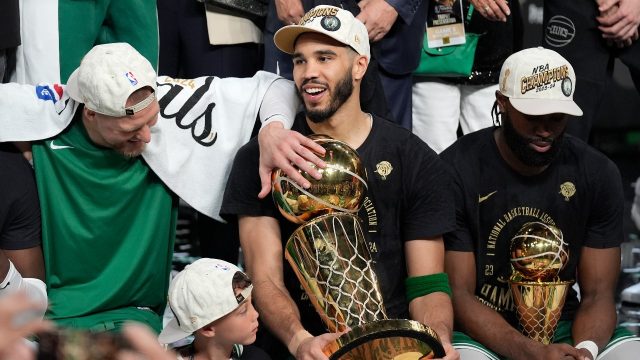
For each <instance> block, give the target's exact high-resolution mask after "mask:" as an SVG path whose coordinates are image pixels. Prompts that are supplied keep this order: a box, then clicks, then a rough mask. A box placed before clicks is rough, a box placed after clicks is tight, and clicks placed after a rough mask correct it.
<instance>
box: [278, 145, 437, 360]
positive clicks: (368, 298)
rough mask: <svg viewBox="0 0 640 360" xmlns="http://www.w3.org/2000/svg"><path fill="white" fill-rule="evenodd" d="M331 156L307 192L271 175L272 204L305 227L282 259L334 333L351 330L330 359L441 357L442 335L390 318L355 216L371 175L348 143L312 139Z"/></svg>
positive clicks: (331, 350)
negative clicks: (320, 174) (367, 178)
mask: <svg viewBox="0 0 640 360" xmlns="http://www.w3.org/2000/svg"><path fill="white" fill-rule="evenodd" d="M311 138H312V139H314V141H316V142H317V143H318V144H320V145H321V146H323V147H324V148H325V150H326V153H325V156H324V158H323V160H324V161H325V163H327V167H326V168H325V169H319V171H320V172H321V173H322V179H321V180H315V179H313V178H312V177H311V176H309V175H308V174H306V173H304V174H303V176H305V177H306V178H307V180H309V182H310V183H311V184H312V185H311V188H310V189H308V190H305V189H303V188H302V187H300V186H299V185H298V184H296V183H294V182H293V181H291V180H290V179H289V178H288V177H287V176H286V175H285V174H284V173H283V172H281V171H280V170H277V171H275V172H274V174H273V177H272V180H273V189H272V190H273V191H272V194H273V198H274V200H275V202H276V204H277V205H278V208H279V209H280V212H281V213H282V214H283V215H284V216H285V217H286V218H287V219H289V220H291V221H293V222H295V223H298V224H300V223H303V222H306V223H304V224H303V225H302V226H300V227H299V228H298V229H297V230H296V231H295V232H294V233H293V234H292V235H291V237H290V238H289V240H288V241H287V244H286V245H285V258H286V259H287V260H288V261H289V264H291V267H292V268H293V270H294V272H295V273H296V275H297V277H298V280H300V282H301V284H302V286H303V287H304V289H305V291H306V293H307V294H308V295H309V299H310V300H311V302H312V304H313V306H314V308H315V309H316V311H317V312H318V314H319V315H320V317H321V319H322V321H323V322H324V323H325V325H326V326H327V328H328V329H329V331H330V332H338V331H344V330H346V329H348V328H350V329H351V331H349V332H347V333H345V334H344V335H342V336H340V338H338V339H337V340H336V341H335V342H334V343H332V344H329V346H327V347H326V348H325V349H324V351H325V354H326V355H327V356H328V357H329V359H331V360H337V359H344V360H346V359H353V360H365V359H367V360H368V359H376V360H392V359H394V360H404V359H406V360H414V359H415V360H417V359H430V358H434V357H442V356H444V354H445V353H444V349H443V347H442V344H441V343H440V341H439V339H438V335H437V334H436V333H435V332H434V331H433V330H432V329H431V328H429V327H427V326H425V325H423V324H421V323H420V322H417V321H413V320H404V319H394V320H390V319H387V315H386V312H385V308H384V304H383V301H382V293H381V292H380V287H379V285H378V280H377V277H376V274H375V272H374V269H373V264H372V261H371V255H370V253H369V249H368V248H367V246H366V241H365V237H364V233H363V231H362V226H361V220H360V219H359V218H358V217H357V212H358V210H359V209H360V207H361V205H362V202H363V201H364V198H365V195H366V191H367V182H366V171H365V169H364V166H363V165H362V163H361V162H360V158H359V157H358V154H357V153H356V152H355V151H354V150H353V149H351V148H350V147H349V146H348V145H347V144H345V143H343V142H341V141H338V140H335V139H332V138H330V137H327V136H317V135H316V136H311Z"/></svg>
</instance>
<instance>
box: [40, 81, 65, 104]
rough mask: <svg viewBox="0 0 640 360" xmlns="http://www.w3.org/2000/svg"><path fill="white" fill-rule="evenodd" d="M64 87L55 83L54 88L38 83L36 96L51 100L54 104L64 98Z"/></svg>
mask: <svg viewBox="0 0 640 360" xmlns="http://www.w3.org/2000/svg"><path fill="white" fill-rule="evenodd" d="M62 92H63V91H62V87H61V86H60V85H58V84H53V89H52V88H51V87H49V86H48V85H37V86H36V96H37V97H38V99H40V100H44V101H51V102H53V103H54V104H55V103H57V102H58V100H60V99H61V98H62Z"/></svg>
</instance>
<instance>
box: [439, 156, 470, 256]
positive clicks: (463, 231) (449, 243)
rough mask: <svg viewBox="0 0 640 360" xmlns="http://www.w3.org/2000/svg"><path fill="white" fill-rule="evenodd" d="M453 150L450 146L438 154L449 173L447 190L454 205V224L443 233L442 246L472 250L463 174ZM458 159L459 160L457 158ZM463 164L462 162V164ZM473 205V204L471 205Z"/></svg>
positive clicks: (451, 249) (453, 249)
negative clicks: (449, 181) (448, 230)
mask: <svg viewBox="0 0 640 360" xmlns="http://www.w3.org/2000/svg"><path fill="white" fill-rule="evenodd" d="M454 157H455V150H454V149H453V148H452V147H450V148H449V149H447V150H445V151H444V152H442V153H441V154H440V158H441V159H443V161H444V163H445V166H446V170H447V172H448V173H449V175H450V179H451V183H450V184H449V185H448V187H447V190H448V191H449V192H450V193H451V197H452V200H453V202H454V207H455V215H454V216H455V226H454V229H453V230H452V231H450V232H448V233H446V234H445V235H444V246H445V249H446V250H449V251H466V252H471V251H473V248H474V246H473V239H474V237H473V235H472V234H473V232H472V230H471V226H472V225H471V222H470V219H469V216H468V214H467V197H466V196H465V189H464V181H463V176H464V175H463V174H460V173H459V171H458V169H457V167H456V166H455V165H454V164H455V163H456V160H455V159H454ZM458 161H460V160H458ZM463 166H464V164H463ZM472 206H474V205H472Z"/></svg>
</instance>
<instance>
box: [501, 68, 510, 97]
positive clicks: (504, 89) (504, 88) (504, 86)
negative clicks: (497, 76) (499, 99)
mask: <svg viewBox="0 0 640 360" xmlns="http://www.w3.org/2000/svg"><path fill="white" fill-rule="evenodd" d="M509 75H511V69H506V70H505V71H504V77H503V78H502V83H501V84H500V91H502V92H503V93H505V92H507V81H508V79H509Z"/></svg>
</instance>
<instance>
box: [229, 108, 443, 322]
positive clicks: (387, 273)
mask: <svg viewBox="0 0 640 360" xmlns="http://www.w3.org/2000/svg"><path fill="white" fill-rule="evenodd" d="M373 119H374V120H373V127H372V129H371V132H370V134H369V136H368V137H367V139H366V140H365V142H364V143H363V144H362V145H361V146H360V147H359V148H358V149H357V152H358V154H359V155H360V157H361V159H362V161H363V162H364V164H365V168H366V171H367V175H368V181H367V183H368V193H367V197H366V199H365V201H364V205H363V207H362V209H361V210H360V212H359V214H358V215H359V216H360V218H361V219H362V220H363V221H364V224H363V225H364V226H363V230H364V233H365V237H366V240H367V243H368V244H367V245H368V247H369V250H370V252H371V255H372V257H373V260H374V267H375V271H376V274H377V276H378V279H379V281H380V285H381V291H382V294H383V298H384V304H385V307H386V310H387V315H388V316H389V318H409V311H408V303H407V300H406V297H405V287H404V280H405V278H406V277H407V272H406V263H405V254H404V242H405V241H409V240H416V239H425V238H430V237H434V236H438V235H441V234H444V233H445V232H448V231H451V230H453V228H454V209H453V199H452V198H451V197H450V193H449V192H448V191H446V187H447V186H448V184H449V183H450V181H449V177H448V176H449V175H448V173H447V171H446V169H445V166H444V164H443V163H442V162H441V161H440V159H439V158H438V156H437V155H436V154H435V152H434V151H433V150H431V149H430V148H429V147H428V146H427V145H426V144H425V143H424V142H422V141H421V140H420V139H419V138H418V137H416V136H415V135H413V134H412V133H411V132H410V131H408V130H405V129H403V128H401V127H399V126H397V125H395V124H393V123H391V122H390V121H387V120H384V119H382V118H379V117H376V116H374V118H373ZM293 129H294V130H297V131H299V132H300V133H302V134H311V133H312V131H311V130H310V129H309V127H308V126H307V123H306V121H305V119H304V116H302V115H299V116H298V117H297V118H296V121H295V124H294V127H293ZM258 158H259V149H258V142H257V139H253V140H252V141H250V142H249V143H248V144H247V145H245V146H244V147H243V148H241V149H240V150H239V151H238V154H237V155H236V159H235V161H234V164H233V168H232V170H231V175H230V176H229V181H228V183H227V188H226V190H225V195H224V201H223V204H222V210H221V214H223V215H249V216H270V217H274V218H276V219H278V222H279V224H280V228H281V232H282V242H283V246H284V244H285V243H286V241H287V239H288V238H289V236H290V235H291V233H292V232H293V231H294V230H295V229H296V228H297V227H298V225H296V224H293V223H291V222H289V221H287V220H285V219H284V218H283V217H282V216H281V215H280V212H279V211H278V209H277V208H276V206H275V204H274V201H273V199H272V198H271V197H267V198H266V199H263V200H259V199H258V198H257V194H258V192H259V191H260V179H259V177H258ZM385 165H386V166H385ZM378 167H380V170H378ZM382 167H384V168H385V169H387V171H383V170H382ZM388 170H390V171H388ZM284 279H285V284H286V286H287V289H288V290H289V292H290V294H291V297H292V298H293V300H294V301H295V302H296V303H297V305H298V308H299V309H300V313H301V317H302V324H303V325H304V326H305V328H306V329H307V330H308V331H310V332H312V333H314V334H321V333H324V332H326V328H325V326H324V325H323V324H322V322H321V321H320V318H319V316H318V315H317V314H316V312H315V310H314V309H313V307H312V305H311V302H310V301H309V299H308V297H307V295H306V294H305V293H304V290H302V288H301V286H300V283H299V282H298V279H297V278H296V276H295V274H294V273H293V270H292V269H291V267H290V266H289V264H288V263H287V262H286V261H285V265H284Z"/></svg>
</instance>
